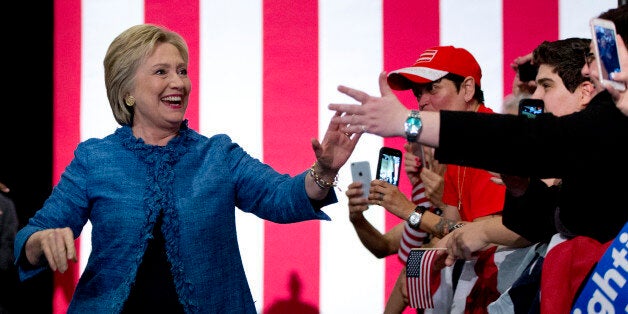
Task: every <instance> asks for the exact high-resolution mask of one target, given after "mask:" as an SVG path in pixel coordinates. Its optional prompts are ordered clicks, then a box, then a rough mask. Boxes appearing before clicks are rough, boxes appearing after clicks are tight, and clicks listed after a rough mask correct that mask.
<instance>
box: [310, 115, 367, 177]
mask: <svg viewBox="0 0 628 314" xmlns="http://www.w3.org/2000/svg"><path fill="white" fill-rule="evenodd" d="M338 116H340V113H338V112H337V113H336V114H335V117H338ZM334 121H335V120H334V119H333V118H332V120H331V121H330V122H329V126H328V127H327V132H325V136H324V137H323V142H322V143H319V142H318V140H317V139H315V138H313V139H312V149H313V150H314V154H315V155H316V160H317V161H318V164H319V166H320V167H321V169H322V171H323V172H332V173H333V174H334V176H335V174H336V173H338V170H340V168H341V167H342V166H343V165H344V164H345V163H346V162H347V160H348V159H349V157H350V156H351V153H353V150H354V149H355V145H356V144H357V143H358V140H359V139H360V137H361V136H362V134H360V133H357V134H349V133H345V132H344V131H340V125H339V124H338V123H337V122H334Z"/></svg>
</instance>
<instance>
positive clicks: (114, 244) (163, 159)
mask: <svg viewBox="0 0 628 314" xmlns="http://www.w3.org/2000/svg"><path fill="white" fill-rule="evenodd" d="M306 175H307V172H306V171H305V172H303V173H301V174H299V175H297V176H294V177H291V176H289V175H287V174H280V173H278V172H276V171H275V170H273V169H272V168H271V167H270V166H268V165H265V164H263V163H262V162H260V161H259V160H258V159H255V158H253V157H252V156H250V155H249V154H247V153H246V152H245V151H244V150H243V149H242V148H241V147H240V146H239V145H237V144H235V143H233V142H232V141H231V139H230V138H229V137H228V136H227V135H224V134H221V135H216V136H213V137H211V138H207V137H205V136H203V135H200V134H198V133H197V132H195V131H194V130H191V129H189V128H188V127H187V121H184V123H182V126H181V131H180V134H179V136H177V137H176V138H174V139H172V140H171V141H170V143H168V145H166V146H153V145H146V144H145V143H144V142H143V141H142V140H141V139H137V138H135V137H134V136H133V133H132V131H131V128H130V127H129V126H123V127H121V128H118V129H117V130H116V131H115V132H114V134H111V135H109V136H107V137H105V138H103V139H89V140H87V141H84V142H82V143H81V144H79V145H78V147H77V149H76V150H75V152H74V159H73V160H72V162H71V163H70V165H69V166H68V167H67V168H66V169H65V171H64V173H63V175H62V176H61V180H60V181H59V183H58V185H57V186H55V187H54V189H53V191H52V194H51V195H50V197H49V198H48V199H47V200H46V202H45V203H44V206H43V208H41V209H40V210H39V211H38V212H37V213H36V214H35V216H34V217H33V218H31V219H30V220H29V223H28V225H26V226H25V227H24V228H22V229H21V230H20V231H19V232H18V234H17V236H16V240H15V257H16V264H17V265H18V266H19V270H20V278H21V279H22V280H25V279H27V278H30V277H32V276H34V275H36V274H38V273H39V272H41V271H42V270H43V269H44V267H33V266H31V265H30V264H29V263H28V261H27V260H26V258H25V256H24V253H23V248H24V244H25V243H26V241H27V240H28V237H29V236H31V235H32V234H33V233H34V232H37V231H40V230H43V229H48V228H64V227H70V228H71V229H72V231H73V232H74V236H75V237H78V236H79V235H80V234H81V230H82V229H83V226H84V225H85V224H86V223H87V221H88V220H89V221H90V222H91V224H92V239H91V241H92V251H91V253H90V257H89V260H88V262H87V266H86V268H85V270H84V272H83V273H82V275H81V278H80V279H79V282H78V285H77V287H76V290H75V292H74V295H73V298H72V301H71V303H70V307H69V312H70V313H117V312H120V311H121V309H122V306H123V303H124V301H125V300H126V299H127V297H128V295H129V292H130V289H131V285H132V283H133V281H134V279H135V275H136V273H137V269H138V266H139V264H140V262H141V259H142V256H143V254H144V251H145V250H146V247H147V243H148V240H149V239H150V238H151V237H152V233H151V230H152V228H153V225H154V224H155V221H156V217H157V215H158V214H159V213H160V211H161V213H162V214H163V216H164V224H163V227H162V232H163V234H164V237H165V241H166V250H167V255H168V260H169V261H170V262H171V264H172V269H171V270H172V274H173V277H174V281H175V286H176V289H177V292H178V295H179V298H180V301H181V303H182V304H183V306H184V308H185V310H186V312H187V313H255V307H254V303H253V298H252V295H251V292H250V289H249V286H248V282H247V280H246V277H245V274H244V268H243V266H242V260H241V257H240V251H239V248H238V241H237V234H236V224H235V209H236V207H237V208H239V209H241V210H243V211H245V212H249V213H252V214H255V215H256V216H258V217H260V218H263V219H267V220H270V221H273V222H276V223H293V222H299V221H304V220H312V219H321V220H331V219H330V218H329V216H327V215H326V214H325V213H324V212H322V211H321V210H320V207H322V206H326V205H328V204H331V203H335V202H337V198H336V194H335V192H334V191H333V189H332V190H330V193H329V195H328V196H327V198H326V199H325V200H323V201H320V202H313V201H311V200H310V199H309V198H308V196H307V194H306V192H305V176H306ZM315 204H318V205H315Z"/></svg>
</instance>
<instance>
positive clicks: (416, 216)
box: [408, 213, 421, 227]
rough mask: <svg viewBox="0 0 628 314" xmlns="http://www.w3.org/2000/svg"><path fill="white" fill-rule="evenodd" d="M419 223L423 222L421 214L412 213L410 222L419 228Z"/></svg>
mask: <svg viewBox="0 0 628 314" xmlns="http://www.w3.org/2000/svg"><path fill="white" fill-rule="evenodd" d="M419 221H421V214H419V213H412V215H410V218H409V219H408V222H409V223H410V226H412V227H418V226H417V225H418V224H419Z"/></svg>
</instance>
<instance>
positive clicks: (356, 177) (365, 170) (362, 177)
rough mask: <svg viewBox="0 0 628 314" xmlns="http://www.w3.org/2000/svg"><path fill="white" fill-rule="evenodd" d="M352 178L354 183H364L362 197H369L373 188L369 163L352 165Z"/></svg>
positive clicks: (362, 162) (357, 162) (353, 163)
mask: <svg viewBox="0 0 628 314" xmlns="http://www.w3.org/2000/svg"><path fill="white" fill-rule="evenodd" d="M351 177H352V178H353V182H358V181H359V182H362V192H363V194H362V196H363V197H365V198H368V197H369V190H370V188H371V180H372V179H371V164H370V163H369V162H368V161H356V162H352V163H351Z"/></svg>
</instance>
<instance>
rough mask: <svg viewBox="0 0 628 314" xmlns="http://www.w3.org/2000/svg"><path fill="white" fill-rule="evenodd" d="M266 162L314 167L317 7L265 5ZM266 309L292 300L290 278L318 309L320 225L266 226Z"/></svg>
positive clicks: (286, 0) (285, 0)
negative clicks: (312, 144)
mask: <svg viewBox="0 0 628 314" xmlns="http://www.w3.org/2000/svg"><path fill="white" fill-rule="evenodd" d="M263 30H264V34H263V36H264V37H263V42H264V47H263V49H264V50H263V64H264V69H263V78H262V79H263V94H264V96H263V103H264V105H263V106H264V108H263V112H264V113H263V134H264V136H263V140H264V161H265V162H266V163H268V164H269V165H271V166H272V167H274V168H275V169H277V170H278V171H279V172H284V173H289V174H291V175H295V174H298V173H301V172H302V171H304V170H305V169H307V168H308V167H309V166H310V165H311V163H312V162H313V161H314V158H315V157H314V153H313V151H312V146H311V144H310V139H311V138H318V3H317V1H292V0H276V1H264V3H263ZM264 241H265V242H264V308H265V309H266V308H268V306H270V305H272V303H273V302H275V301H277V300H279V299H284V300H285V299H286V298H288V297H290V296H291V293H290V290H289V288H290V287H289V284H291V282H290V281H289V280H290V278H291V276H295V278H296V279H298V280H299V284H300V289H301V290H300V293H301V294H300V295H301V300H302V301H303V302H305V303H308V304H312V305H314V306H316V307H318V304H319V288H320V283H319V271H320V257H319V246H320V223H319V222H318V221H309V222H303V223H298V224H287V225H286V224H284V225H280V224H275V223H271V222H265V238H264Z"/></svg>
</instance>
